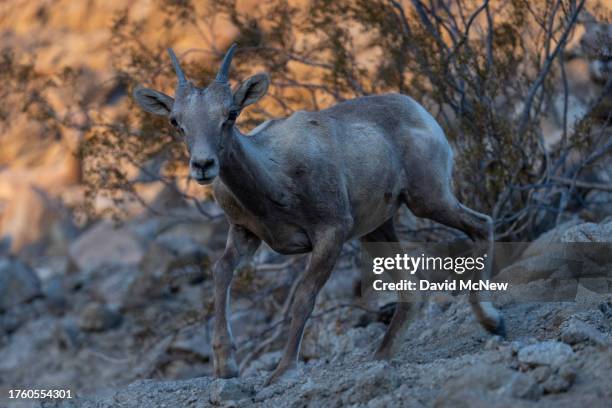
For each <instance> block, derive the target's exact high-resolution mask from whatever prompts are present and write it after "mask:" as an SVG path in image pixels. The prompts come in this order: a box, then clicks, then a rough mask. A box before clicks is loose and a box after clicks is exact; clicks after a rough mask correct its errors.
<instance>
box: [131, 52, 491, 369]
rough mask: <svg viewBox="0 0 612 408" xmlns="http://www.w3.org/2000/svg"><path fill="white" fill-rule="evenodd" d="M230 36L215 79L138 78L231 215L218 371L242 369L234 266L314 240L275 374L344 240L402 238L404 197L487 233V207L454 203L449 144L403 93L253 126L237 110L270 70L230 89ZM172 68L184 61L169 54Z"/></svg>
mask: <svg viewBox="0 0 612 408" xmlns="http://www.w3.org/2000/svg"><path fill="white" fill-rule="evenodd" d="M232 53H233V48H232V49H231V50H230V52H228V56H226V58H225V59H224V63H223V65H222V69H221V72H220V73H219V75H218V76H217V80H216V81H215V82H213V83H212V84H210V85H209V86H208V87H207V88H196V87H195V86H194V85H193V84H191V83H190V82H187V81H186V80H185V81H181V80H179V84H178V85H177V89H176V99H173V98H171V97H170V96H167V95H164V94H162V93H160V92H158V91H154V90H151V89H144V88H139V89H137V90H136V91H135V98H136V100H137V102H138V103H139V104H140V105H141V106H142V108H143V109H144V110H146V111H148V112H151V113H155V114H160V115H166V116H168V117H169V118H170V121H171V123H173V125H174V126H175V127H176V128H177V129H178V131H179V132H181V133H184V135H185V138H186V143H187V147H188V149H189V152H190V168H191V175H192V177H193V178H194V179H195V180H196V181H198V182H199V183H201V184H209V183H213V189H214V194H215V197H216V200H217V202H218V203H219V205H220V206H221V207H222V208H223V210H224V211H225V214H226V216H227V218H228V220H229V222H230V232H229V235H228V240H227V247H226V249H225V252H224V254H223V255H222V257H221V258H220V259H219V261H217V263H216V264H215V266H214V270H213V274H214V281H215V282H214V284H215V325H214V329H215V330H214V336H213V337H214V338H213V349H214V367H215V374H216V375H217V376H221V377H232V376H236V375H237V374H238V372H237V369H236V362H235V357H234V346H233V343H232V340H231V329H230V327H229V324H228V319H227V313H228V304H229V287H230V283H231V280H232V274H233V271H234V269H235V268H236V266H237V265H238V263H239V262H241V261H243V260H244V259H245V258H247V257H249V256H251V255H252V254H253V253H254V252H255V250H256V249H257V248H258V246H259V244H260V242H261V241H262V240H263V241H265V242H266V243H267V244H269V245H270V247H272V248H273V249H274V250H276V251H278V252H280V253H283V254H295V253H303V252H311V257H310V261H309V264H308V266H307V269H306V271H305V273H304V276H303V279H302V282H301V283H300V285H299V287H298V289H297V291H296V295H295V300H294V302H293V305H292V309H291V322H290V328H289V338H288V341H287V344H286V347H285V350H284V353H283V357H282V360H281V362H280V363H279V365H278V367H277V368H276V370H275V371H274V373H273V374H272V376H271V377H270V381H273V380H275V379H277V378H279V377H280V376H281V375H283V374H285V373H286V372H287V371H288V370H290V369H291V368H293V367H294V366H295V364H296V362H297V358H298V354H299V348H300V342H301V338H302V334H303V330H304V325H305V323H306V320H307V319H308V317H309V316H310V313H311V312H312V308H313V306H314V301H315V298H316V296H317V293H318V292H319V290H320V289H321V287H322V286H323V285H324V284H325V282H326V281H327V278H328V277H329V275H330V274H331V271H332V270H333V267H334V265H335V261H336V259H337V257H338V255H339V254H340V251H341V248H342V245H343V243H344V242H346V241H347V240H350V239H353V238H362V240H370V241H372V240H374V241H391V242H394V241H397V237H396V236H395V231H394V228H393V215H394V214H395V213H396V211H397V209H398V208H399V206H400V205H402V204H406V205H407V206H408V207H409V208H410V210H411V211H412V212H413V213H414V214H415V215H417V216H420V217H427V218H430V219H432V220H435V221H438V222H441V223H443V224H445V225H448V226H451V227H454V228H458V229H460V230H462V231H464V232H465V233H466V234H467V235H468V236H470V238H472V239H473V240H475V241H487V240H489V241H492V226H491V220H490V218H489V217H487V216H485V215H483V214H479V213H476V212H475V211H473V210H470V209H468V208H467V207H465V206H463V205H462V204H460V203H459V202H458V201H457V200H456V198H455V197H454V195H453V193H452V191H451V171H452V165H453V160H452V149H451V147H450V145H449V143H448V141H447V140H446V137H445V136H444V133H443V131H442V129H441V128H440V127H439V125H438V124H437V123H436V121H435V120H434V119H433V117H432V116H431V115H430V114H429V113H427V111H426V110H425V109H424V108H423V107H421V105H419V104H418V103H417V102H415V101H414V100H413V99H411V98H410V97H408V96H405V95H400V94H388V95H379V96H367V97H362V98H358V99H353V100H350V101H346V102H342V103H339V104H337V105H335V106H333V107H330V108H328V109H325V110H322V111H319V112H303V111H300V112H296V113H295V114H293V115H291V116H290V117H288V118H285V119H279V120H271V121H267V122H265V123H263V124H262V125H260V126H258V127H257V128H256V129H254V130H253V131H252V132H250V133H249V134H248V135H245V134H242V133H241V132H240V130H239V129H238V128H237V127H236V126H235V125H234V121H235V116H237V114H239V112H240V111H241V110H242V109H243V108H245V107H246V106H248V105H250V104H252V103H255V102H256V101H258V100H259V99H260V98H261V97H263V96H264V95H265V93H266V91H267V89H268V84H269V79H268V76H267V75H264V74H258V75H255V76H253V77H251V78H248V79H247V80H246V81H245V82H243V83H242V84H241V85H240V86H239V87H238V88H237V89H236V91H235V92H234V93H232V91H231V89H230V87H229V84H228V83H227V77H228V76H227V75H228V70H229V63H230V62H231V54H232ZM175 69H176V70H177V75H178V76H179V79H180V78H181V77H182V75H183V74H182V70H181V69H180V66H179V65H178V62H176V64H175ZM472 305H473V307H474V310H475V312H476V316H477V317H478V319H479V321H480V322H481V324H483V326H485V327H486V328H487V329H488V330H490V331H492V332H499V331H501V330H503V323H502V319H501V315H500V314H499V313H498V312H497V311H496V310H495V309H494V308H493V307H492V306H491V305H490V304H485V303H479V302H478V301H477V299H476V298H475V296H474V297H473V298H472ZM413 311H414V308H413V309H411V308H410V304H409V303H407V302H406V303H402V302H400V303H399V306H398V307H397V309H396V312H395V315H394V317H393V319H392V322H391V324H390V326H389V328H388V331H387V334H386V335H385V338H384V340H383V342H382V344H381V346H380V348H379V350H378V352H377V354H376V356H377V357H380V358H386V357H389V356H390V355H391V351H392V349H393V346H394V345H396V344H397V343H398V339H401V333H402V332H403V330H404V328H405V327H406V325H407V323H408V322H409V320H410V318H411V316H413V315H414V313H413Z"/></svg>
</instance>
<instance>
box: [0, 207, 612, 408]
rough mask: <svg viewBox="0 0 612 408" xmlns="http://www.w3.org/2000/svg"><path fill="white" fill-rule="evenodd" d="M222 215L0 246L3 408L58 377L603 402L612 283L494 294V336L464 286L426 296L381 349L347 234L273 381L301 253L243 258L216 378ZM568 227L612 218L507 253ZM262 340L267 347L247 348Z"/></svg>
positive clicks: (75, 383) (83, 397)
mask: <svg viewBox="0 0 612 408" xmlns="http://www.w3.org/2000/svg"><path fill="white" fill-rule="evenodd" d="M211 211H212V212H213V213H214V208H211ZM181 214H182V216H183V217H187V215H189V214H191V215H190V216H192V215H194V214H192V213H190V212H189V211H188V210H187V209H185V210H184V212H183V213H181ZM187 218H188V219H190V218H189V217H187ZM225 229H226V227H225V224H224V222H223V221H222V220H221V219H219V218H216V219H215V220H213V221H203V222H196V221H193V220H192V221H190V222H176V218H174V219H172V220H171V219H169V218H167V217H166V218H164V217H149V218H146V219H137V220H133V221H130V222H129V223H127V224H125V225H123V226H121V227H119V228H118V229H117V228H114V227H113V226H112V225H110V224H107V223H104V222H100V223H97V224H94V225H93V226H91V227H90V228H88V229H87V230H86V231H84V232H83V233H81V234H80V235H79V236H78V238H76V239H75V240H74V241H73V242H72V243H71V245H70V250H69V253H70V256H69V257H68V259H66V258H65V257H55V258H54V257H47V258H44V259H38V258H32V259H29V260H28V262H27V263H26V262H24V261H22V260H20V259H18V258H15V257H12V256H6V255H5V256H3V257H1V258H0V395H1V396H2V397H1V398H0V407H4V406H9V407H12V406H16V407H29V406H40V403H39V402H35V401H20V402H14V401H9V400H7V399H6V398H5V397H6V396H7V395H8V390H10V389H15V388H28V389H32V388H43V389H48V388H52V389H70V390H72V392H73V393H74V394H75V395H76V397H77V398H76V399H73V400H64V401H46V402H43V403H42V406H45V407H163V406H168V407H169V406H184V407H191V406H193V407H200V406H209V405H210V406H217V405H220V406H246V405H255V406H313V407H318V406H372V407H378V406H380V407H383V406H391V405H393V406H409V407H412V406H441V407H442V406H449V407H450V406H466V407H468V406H469V407H473V406H483V407H484V406H487V407H488V406H500V407H502V406H530V405H537V406H576V405H578V404H589V405H590V406H592V407H597V406H602V407H603V406H610V404H611V403H612V387H610V381H609V373H610V370H612V349H611V347H610V345H611V344H612V297H610V295H608V294H607V293H609V291H605V290H598V292H599V293H595V292H591V291H589V290H588V289H584V288H581V289H580V291H579V293H578V294H577V296H576V299H575V301H572V302H540V303H534V302H531V303H527V302H519V301H516V300H506V301H502V302H501V303H500V304H499V306H500V307H501V310H502V312H503V313H504V316H505V318H506V324H507V329H508V334H507V337H506V338H503V339H502V338H499V337H495V336H491V335H489V334H488V333H486V332H485V331H484V330H483V329H482V328H481V327H480V326H479V325H478V323H477V322H476V321H475V319H474V317H473V314H472V312H471V309H470V307H469V305H468V304H467V302H466V299H464V298H463V297H462V296H458V297H452V296H450V295H439V296H435V297H434V298H433V299H432V300H431V301H430V302H429V303H428V304H427V305H426V306H424V307H423V309H422V311H421V313H420V315H419V317H418V319H417V320H416V321H415V322H414V324H413V325H412V326H411V327H410V328H409V330H408V332H407V334H406V339H405V341H404V343H403V345H402V347H401V350H399V352H398V354H397V355H396V357H395V358H394V359H393V360H392V361H390V362H377V361H373V360H372V359H371V355H372V353H373V351H374V349H375V347H376V346H377V344H378V343H379V341H380V340H381V337H382V335H383V333H384V331H385V324H386V323H387V322H388V319H389V316H390V310H389V308H388V307H386V308H385V307H383V308H380V309H377V308H372V306H371V305H368V306H366V305H364V303H363V302H362V301H361V300H360V299H359V298H358V297H356V295H355V292H356V291H355V288H356V287H358V285H356V283H357V282H358V278H359V273H358V271H357V268H356V267H355V258H356V255H355V248H354V247H353V246H352V245H347V248H346V251H345V252H346V255H345V256H344V257H343V260H342V262H341V263H340V265H339V267H338V268H337V269H336V271H335V272H334V274H333V276H332V279H331V280H330V282H328V285H326V287H325V289H324V291H323V292H322V293H321V296H320V297H319V299H318V302H317V307H316V309H315V312H314V317H313V319H311V322H310V324H309V326H308V329H307V333H306V335H305V338H304V342H303V347H302V362H301V363H300V367H299V370H298V373H297V374H296V375H295V376H293V377H291V378H288V379H285V380H283V381H282V382H280V383H278V384H274V385H272V386H269V387H264V381H265V379H266V377H267V373H268V370H270V369H271V368H272V367H273V366H274V364H275V363H276V362H277V361H278V359H279V354H280V351H279V350H280V349H281V347H282V339H283V336H282V333H281V335H276V336H275V335H274V334H275V333H276V331H275V330H276V327H277V326H275V323H274V322H276V321H277V320H278V319H279V316H280V315H282V309H283V302H284V300H285V299H286V297H287V294H288V293H289V291H290V290H291V287H292V282H293V281H294V280H295V277H296V276H297V275H298V274H299V272H300V271H301V269H302V266H303V258H296V259H293V260H292V259H289V260H287V259H286V258H282V257H278V256H276V255H274V254H273V253H272V252H271V251H269V250H266V249H265V248H264V249H262V250H261V251H260V252H259V253H258V254H257V256H256V259H255V261H254V262H253V263H251V264H248V265H245V266H244V267H242V268H241V269H240V270H239V271H238V273H237V277H236V282H235V285H234V291H233V297H234V304H233V309H234V312H233V316H232V319H233V320H232V326H233V329H234V335H235V337H236V342H237V345H238V355H239V359H241V360H242V361H246V360H248V363H247V364H244V365H243V367H242V372H243V374H242V376H241V377H240V378H239V379H231V380H220V379H214V378H212V377H211V372H212V369H211V354H210V353H211V347H210V330H211V311H212V305H211V303H212V287H211V280H210V268H209V265H210V263H211V260H212V259H214V258H215V257H216V256H218V254H219V252H220V250H221V249H222V248H223V239H224V237H225ZM567 241H582V242H610V241H612V222H610V220H609V219H608V220H604V221H603V222H601V223H600V224H593V223H584V222H582V221H580V220H574V221H570V222H568V223H566V224H563V225H561V226H559V227H558V228H557V229H555V230H553V231H550V232H549V233H547V234H544V235H543V236H541V237H540V239H539V240H537V241H535V242H534V243H532V244H530V245H529V247H528V248H527V250H526V251H525V252H524V254H523V256H522V259H520V260H518V261H516V262H515V263H514V264H513V265H514V266H515V265H519V264H520V263H525V262H529V265H531V266H532V268H535V269H531V270H532V271H533V272H534V273H538V270H537V268H538V267H537V265H540V264H542V262H538V259H539V257H542V256H546V253H547V250H548V251H549V250H550V246H551V244H550V243H551V242H567ZM510 268H512V266H511V267H510ZM507 270H511V269H507ZM502 273H506V271H502ZM604 283H605V282H604ZM606 284H608V285H609V284H610V283H609V282H607V283H606ZM277 334H278V333H277ZM263 342H267V344H268V345H269V346H268V347H265V348H260V349H258V348H257V346H258V345H260V344H262V343H263Z"/></svg>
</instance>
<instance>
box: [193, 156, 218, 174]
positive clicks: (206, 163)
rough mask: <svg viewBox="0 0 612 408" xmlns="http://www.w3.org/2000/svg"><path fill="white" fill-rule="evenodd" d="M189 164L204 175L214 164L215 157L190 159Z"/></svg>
mask: <svg viewBox="0 0 612 408" xmlns="http://www.w3.org/2000/svg"><path fill="white" fill-rule="evenodd" d="M191 165H192V166H193V167H194V168H195V169H197V170H199V171H200V172H202V175H205V174H206V172H207V171H208V170H210V169H211V168H213V167H214V166H215V159H206V160H192V161H191Z"/></svg>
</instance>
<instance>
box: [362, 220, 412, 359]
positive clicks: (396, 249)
mask: <svg viewBox="0 0 612 408" xmlns="http://www.w3.org/2000/svg"><path fill="white" fill-rule="evenodd" d="M361 242H362V243H364V244H366V245H365V246H364V247H365V249H366V251H369V250H368V246H367V244H368V243H375V242H379V243H381V242H385V243H388V245H387V246H385V247H384V248H381V249H384V252H385V254H382V256H385V257H395V255H396V254H401V253H402V248H401V246H400V245H399V240H398V238H397V234H396V232H395V226H394V224H393V218H390V219H389V220H387V221H386V222H385V223H384V224H382V225H381V226H380V227H378V228H377V229H375V230H374V231H372V232H371V233H369V234H367V235H365V236H363V237H362V238H361ZM369 253H370V255H371V256H381V254H380V253H378V252H377V253H376V254H374V253H373V252H369ZM389 272H390V273H392V271H389ZM392 278H393V280H394V281H399V280H400V279H401V278H402V277H401V276H399V275H397V274H395V275H392ZM397 300H398V301H397V305H396V307H395V312H394V313H393V317H392V318H391V322H390V323H389V327H388V328H387V331H386V333H385V336H384V337H383V339H382V342H381V343H380V346H379V347H378V349H377V350H376V353H375V354H374V358H375V359H377V360H388V359H390V358H391V357H392V356H393V353H394V351H395V350H396V349H397V348H398V346H399V344H400V343H401V341H402V339H403V336H404V333H405V332H406V329H407V327H408V326H409V325H410V323H411V322H412V320H413V319H414V318H415V316H416V315H417V312H418V311H419V309H420V306H421V305H422V303H423V300H422V299H421V296H420V294H418V293H414V294H410V293H409V292H407V291H398V292H397Z"/></svg>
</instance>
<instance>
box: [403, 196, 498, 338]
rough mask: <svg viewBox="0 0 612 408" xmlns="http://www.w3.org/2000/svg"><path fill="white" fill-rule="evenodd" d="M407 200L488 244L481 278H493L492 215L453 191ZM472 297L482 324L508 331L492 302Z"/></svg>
mask: <svg viewBox="0 0 612 408" xmlns="http://www.w3.org/2000/svg"><path fill="white" fill-rule="evenodd" d="M433 191H435V190H433ZM406 204H407V205H408V207H409V208H410V210H411V211H412V212H413V213H414V214H415V215H416V216H418V217H424V218H428V219H430V220H433V221H436V222H439V223H440V224H443V225H446V226H449V227H452V228H456V229H458V230H460V231H463V232H465V233H466V234H467V235H468V236H469V237H470V239H471V240H472V241H474V242H475V243H476V244H486V245H487V252H486V253H487V262H486V265H485V268H484V270H482V271H481V272H480V274H479V275H480V276H478V277H477V278H479V279H484V280H487V279H491V276H492V270H491V269H492V263H493V257H494V244H495V243H494V235H493V234H494V230H493V220H492V219H491V217H489V216H488V215H485V214H482V213H479V212H477V211H474V210H472V209H470V208H468V207H467V206H465V205H463V204H461V203H460V202H459V201H458V200H457V199H456V198H455V197H454V195H452V194H451V193H450V192H445V193H442V194H439V195H434V194H429V195H428V197H427V198H426V199H425V198H424V197H421V198H420V199H417V200H412V201H407V202H406ZM469 301H470V305H471V306H472V310H473V311H474V314H475V315H476V319H477V320H478V322H479V323H480V325H481V326H482V327H484V328H485V329H486V330H487V331H489V332H490V333H492V334H496V335H500V336H505V335H506V329H505V324H504V319H503V317H502V315H501V313H500V312H499V311H498V310H497V309H496V308H495V306H493V304H492V303H491V302H485V301H480V299H479V295H478V292H476V291H472V292H471V293H470V296H469Z"/></svg>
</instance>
